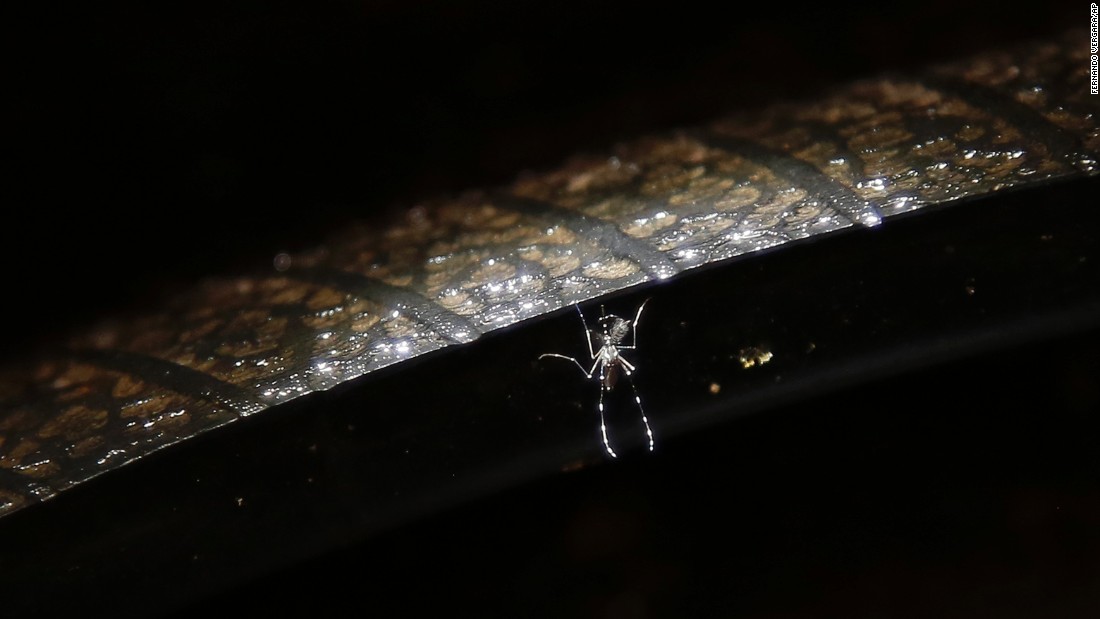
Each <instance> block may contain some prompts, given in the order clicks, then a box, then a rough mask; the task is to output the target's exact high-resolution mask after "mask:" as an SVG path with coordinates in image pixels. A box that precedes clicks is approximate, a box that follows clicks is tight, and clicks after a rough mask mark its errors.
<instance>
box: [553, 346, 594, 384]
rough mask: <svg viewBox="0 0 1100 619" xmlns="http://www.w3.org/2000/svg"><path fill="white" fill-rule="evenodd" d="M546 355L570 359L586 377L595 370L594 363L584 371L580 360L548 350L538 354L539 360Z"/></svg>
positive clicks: (589, 376)
mask: <svg viewBox="0 0 1100 619" xmlns="http://www.w3.org/2000/svg"><path fill="white" fill-rule="evenodd" d="M546 357H554V358H557V359H565V360H566V361H572V362H573V364H574V365H576V366H577V367H578V368H580V371H581V373H582V374H584V376H585V377H586V378H592V373H593V372H595V371H596V366H595V365H593V366H592V369H591V370H588V371H585V369H584V366H583V365H581V362H580V361H577V360H576V359H574V358H573V357H566V356H565V355H559V354H557V353H553V352H548V353H546V354H542V355H539V361H541V360H543V359H545V358H546ZM597 363H598V361H597Z"/></svg>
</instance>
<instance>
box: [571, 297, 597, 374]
mask: <svg viewBox="0 0 1100 619" xmlns="http://www.w3.org/2000/svg"><path fill="white" fill-rule="evenodd" d="M573 307H575V308H577V314H580V317H581V324H582V325H584V337H585V339H586V340H588V357H589V358H590V359H595V358H596V351H595V350H593V349H592V332H591V331H589V330H588V321H587V320H585V319H584V312H582V311H581V306H580V304H579V303H577V304H574V305H573ZM589 378H591V376H589Z"/></svg>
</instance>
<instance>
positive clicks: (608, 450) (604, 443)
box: [599, 388, 619, 458]
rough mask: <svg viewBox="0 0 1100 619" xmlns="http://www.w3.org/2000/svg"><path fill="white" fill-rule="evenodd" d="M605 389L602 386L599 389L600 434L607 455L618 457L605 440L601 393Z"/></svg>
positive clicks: (605, 430)
mask: <svg viewBox="0 0 1100 619" xmlns="http://www.w3.org/2000/svg"><path fill="white" fill-rule="evenodd" d="M605 391H607V390H606V389H603V388H601V389H600V403H599V408H600V435H602V436H603V446H604V448H605V449H607V453H608V455H610V456H611V457H612V458H618V457H619V456H616V455H615V450H614V449H611V442H610V441H608V440H607V423H606V422H605V421H604V418H603V394H604V392H605Z"/></svg>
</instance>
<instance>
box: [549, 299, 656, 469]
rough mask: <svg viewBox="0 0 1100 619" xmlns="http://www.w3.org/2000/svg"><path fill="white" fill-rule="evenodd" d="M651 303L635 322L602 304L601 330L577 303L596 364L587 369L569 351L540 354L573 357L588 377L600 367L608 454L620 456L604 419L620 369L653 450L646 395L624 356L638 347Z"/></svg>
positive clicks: (601, 423)
mask: <svg viewBox="0 0 1100 619" xmlns="http://www.w3.org/2000/svg"><path fill="white" fill-rule="evenodd" d="M646 303H649V299H646V300H645V301H643V302H642V304H641V305H640V306H638V313H637V314H635V315H634V321H633V322H631V321H629V320H626V319H624V318H619V317H618V316H616V315H614V314H604V310H603V306H600V314H601V316H600V320H599V330H595V329H589V328H588V321H586V320H585V319H584V313H583V312H581V306H580V305H575V306H574V307H576V308H577V314H578V315H580V317H581V324H583V325H584V336H585V339H586V340H587V341H588V354H589V355H590V357H591V359H592V361H593V363H592V368H591V369H589V370H585V369H584V366H583V365H581V362H580V361H577V360H576V359H574V358H573V357H567V356H565V355H559V354H557V353H546V354H542V355H539V360H542V359H545V358H546V357H556V358H558V359H565V360H566V361H572V362H573V363H574V364H575V365H576V366H577V367H578V368H580V370H581V372H582V373H584V375H585V377H586V378H592V377H593V376H594V375H596V372H597V371H599V380H600V403H599V410H600V435H601V436H602V437H603V446H604V448H605V449H607V453H608V455H610V456H611V457H612V458H617V457H618V456H617V455H616V454H615V450H614V449H611V443H610V442H609V441H608V440H607V424H606V423H605V422H604V415H603V398H604V394H605V393H607V392H608V391H611V390H612V389H614V388H615V383H616V382H617V381H618V380H619V370H622V372H623V374H625V375H626V380H627V381H628V382H629V383H630V388H631V389H632V390H633V391H634V401H635V402H637V404H638V412H640V413H641V414H642V423H643V424H645V433H646V436H648V437H649V450H650V451H653V430H652V429H650V427H649V419H647V418H646V416H645V411H644V410H642V398H641V397H639V396H638V388H637V387H635V386H634V378H633V376H632V375H633V373H634V365H633V364H631V363H630V362H629V361H627V360H626V359H625V358H624V357H623V356H622V354H621V353H622V351H624V350H634V349H636V348H637V347H638V321H639V320H641V318H642V310H643V309H645V304H646ZM628 333H629V334H630V336H631V337H630V345H629V346H627V345H624V344H623V339H625V338H626V336H627V334H628ZM593 340H595V341H596V345H595V346H593V344H592V341H593Z"/></svg>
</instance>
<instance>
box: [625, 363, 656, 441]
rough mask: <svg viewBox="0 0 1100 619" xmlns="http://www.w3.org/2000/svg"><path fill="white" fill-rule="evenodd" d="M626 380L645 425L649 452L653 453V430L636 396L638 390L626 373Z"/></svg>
mask: <svg viewBox="0 0 1100 619" xmlns="http://www.w3.org/2000/svg"><path fill="white" fill-rule="evenodd" d="M626 379H627V380H629V381H630V388H631V389H632V390H633V391H634V401H635V402H637V403H638V412H639V413H641V414H642V423H644V424H645V433H646V436H648V437H649V450H650V451H653V430H652V429H651V428H650V427H649V419H647V418H646V416H645V409H643V408H642V398H641V396H639V395H638V388H637V387H635V386H634V378H633V377H631V376H630V374H629V373H628V374H627V375H626Z"/></svg>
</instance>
